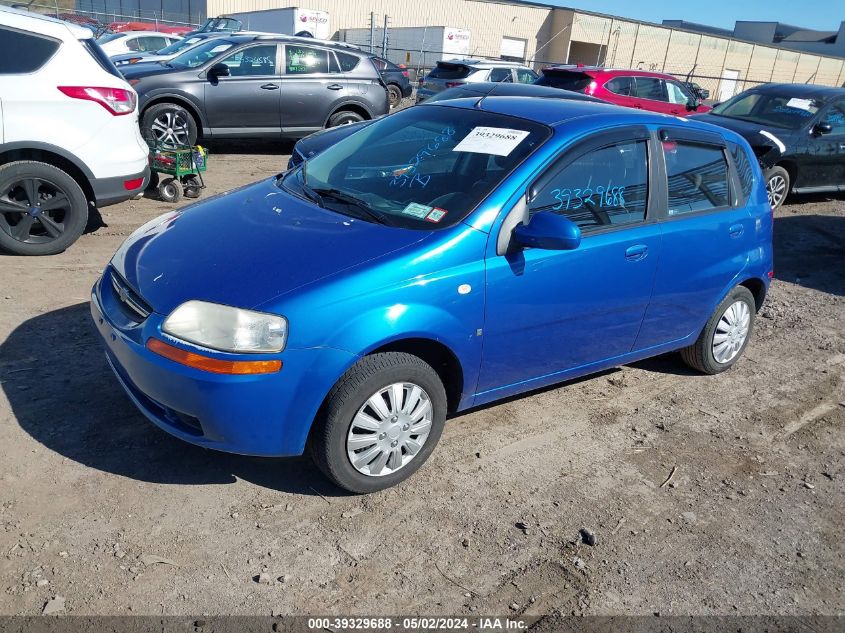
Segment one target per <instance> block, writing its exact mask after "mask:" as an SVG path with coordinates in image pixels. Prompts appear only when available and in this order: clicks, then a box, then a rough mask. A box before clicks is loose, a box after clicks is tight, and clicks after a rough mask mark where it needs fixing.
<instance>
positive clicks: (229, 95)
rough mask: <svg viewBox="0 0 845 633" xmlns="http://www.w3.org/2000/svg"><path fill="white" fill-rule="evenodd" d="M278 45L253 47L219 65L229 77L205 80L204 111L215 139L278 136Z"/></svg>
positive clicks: (238, 52) (243, 49) (231, 56)
mask: <svg viewBox="0 0 845 633" xmlns="http://www.w3.org/2000/svg"><path fill="white" fill-rule="evenodd" d="M278 57H279V55H278V46H277V45H276V44H256V45H253V46H247V47H244V48H241V49H239V50H237V51H236V52H234V53H232V54H231V55H229V56H227V57H225V58H224V59H223V60H222V61H221V62H218V63H222V64H225V65H226V66H227V67H228V68H229V76H228V77H208V78H207V80H206V83H205V112H206V117H207V119H208V125H209V127H210V128H212V134H213V135H214V136H230V135H231V136H237V135H242V134H244V133H245V132H247V131H248V132H250V133H252V134H256V135H262V136H263V135H270V136H272V135H278V134H279V127H280V125H279V94H280V92H281V90H280V81H279V71H278V64H277V61H278Z"/></svg>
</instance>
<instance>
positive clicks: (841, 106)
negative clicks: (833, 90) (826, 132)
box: [824, 103, 845, 134]
mask: <svg viewBox="0 0 845 633" xmlns="http://www.w3.org/2000/svg"><path fill="white" fill-rule="evenodd" d="M824 120H825V121H827V122H828V123H830V125H831V126H832V127H833V132H831V134H845V103H837V104H836V105H835V106H833V107H832V108H831V109H830V110H829V111H828V113H827V115H825V117H824Z"/></svg>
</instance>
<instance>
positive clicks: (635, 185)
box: [528, 140, 648, 231]
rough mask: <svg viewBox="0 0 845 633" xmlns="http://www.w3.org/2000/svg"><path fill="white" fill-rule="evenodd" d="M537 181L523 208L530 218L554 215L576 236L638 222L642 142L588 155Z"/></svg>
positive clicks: (643, 201)
mask: <svg viewBox="0 0 845 633" xmlns="http://www.w3.org/2000/svg"><path fill="white" fill-rule="evenodd" d="M553 169H554V168H553ZM543 182H544V183H547V184H543V185H542V189H541V190H540V191H539V192H538V193H537V194H536V195H535V196H534V198H533V199H532V200H531V202H530V203H529V205H528V211H529V213H531V214H534V213H537V212H540V211H551V212H552V213H559V214H561V215H565V216H567V217H568V218H569V219H570V220H572V221H573V222H575V224H577V225H578V226H579V227H581V230H582V231H589V230H597V229H601V228H604V227H608V226H617V225H623V224H632V223H635V222H642V221H643V220H645V215H646V207H647V205H648V150H647V147H646V141H644V140H643V141H626V142H622V143H617V144H614V145H608V146H607V147H602V148H600V149H595V150H592V151H590V152H587V153H586V154H583V155H582V156H579V157H578V158H576V159H575V160H574V161H573V162H571V163H569V164H567V165H566V166H565V167H563V168H562V169H561V170H560V171H559V172H558V173H557V174H555V175H554V176H552V177H551V178H547V177H545V176H544V177H543Z"/></svg>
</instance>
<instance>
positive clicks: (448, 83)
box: [446, 81, 464, 88]
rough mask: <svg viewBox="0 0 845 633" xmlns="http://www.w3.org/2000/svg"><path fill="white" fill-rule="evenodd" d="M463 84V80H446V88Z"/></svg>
mask: <svg viewBox="0 0 845 633" xmlns="http://www.w3.org/2000/svg"><path fill="white" fill-rule="evenodd" d="M463 85H464V82H463V81H447V82H446V87H447V88H454V87H455V86H463Z"/></svg>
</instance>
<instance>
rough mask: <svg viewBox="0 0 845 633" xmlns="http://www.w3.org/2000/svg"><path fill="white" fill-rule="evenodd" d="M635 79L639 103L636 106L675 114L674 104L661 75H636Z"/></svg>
mask: <svg viewBox="0 0 845 633" xmlns="http://www.w3.org/2000/svg"><path fill="white" fill-rule="evenodd" d="M634 81H635V86H636V96H637V104H636V105H635V106H634V107H636V108H642V109H643V110H649V111H651V112H662V113H663V114H673V112H672V109H673V106H672V105H671V104H670V103H669V97H668V96H667V94H666V84H665V83H664V81H663V80H662V79H660V77H636V78H635V80H634Z"/></svg>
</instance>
